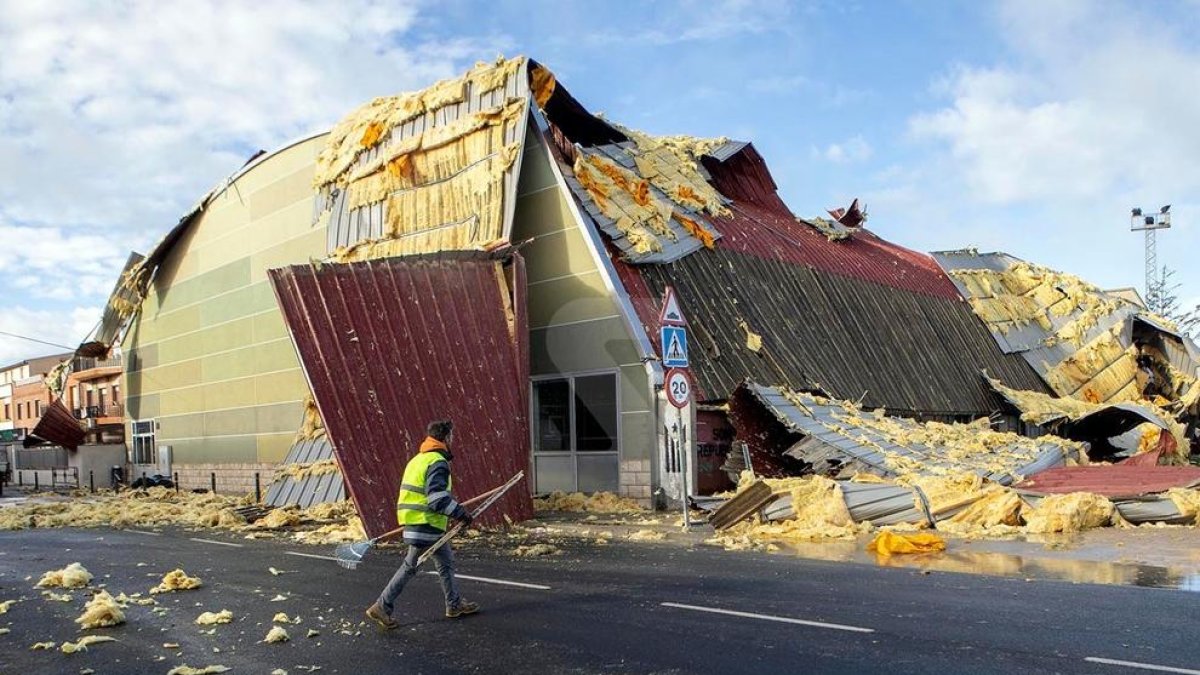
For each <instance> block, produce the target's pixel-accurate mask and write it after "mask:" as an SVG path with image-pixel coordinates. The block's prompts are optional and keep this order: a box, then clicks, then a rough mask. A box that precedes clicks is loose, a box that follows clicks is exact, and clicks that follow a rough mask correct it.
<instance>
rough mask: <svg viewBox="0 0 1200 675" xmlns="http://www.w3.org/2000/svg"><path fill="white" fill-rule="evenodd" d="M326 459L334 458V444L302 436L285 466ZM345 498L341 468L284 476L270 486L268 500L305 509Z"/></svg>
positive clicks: (289, 454)
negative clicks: (301, 477) (334, 470)
mask: <svg viewBox="0 0 1200 675" xmlns="http://www.w3.org/2000/svg"><path fill="white" fill-rule="evenodd" d="M325 459H333V446H332V445H330V443H329V441H328V440H326V439H325V438H315V439H302V440H300V441H299V442H297V443H296V444H295V445H293V446H292V447H291V449H290V450H288V454H287V457H286V458H284V460H283V466H288V465H289V464H311V463H313V462H319V461H321V460H325ZM345 498H346V489H345V485H344V483H343V481H342V474H341V472H340V471H338V472H336V473H328V474H322V475H320V476H306V477H304V478H303V479H301V480H296V479H295V478H292V477H291V476H286V475H285V476H283V477H281V478H280V479H279V480H276V481H274V482H273V483H271V485H270V486H269V487H268V488H267V496H266V499H265V501H266V503H267V504H270V505H271V506H287V505H289V504H298V505H299V506H300V508H302V509H306V508H308V507H310V506H313V505H314V504H323V503H326V502H340V501H342V500H343V499H345Z"/></svg>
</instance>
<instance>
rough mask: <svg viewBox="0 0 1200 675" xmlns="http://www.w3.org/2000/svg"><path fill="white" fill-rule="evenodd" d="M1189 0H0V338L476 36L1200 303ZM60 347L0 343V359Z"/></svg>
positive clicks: (876, 207) (1064, 264)
mask: <svg viewBox="0 0 1200 675" xmlns="http://www.w3.org/2000/svg"><path fill="white" fill-rule="evenodd" d="M1198 32H1200V3H1198V2H1195V1H1194V0H1177V1H1171V0H1160V1H1158V2H1153V3H1143V2H1120V1H1117V0H1111V1H1108V2H1100V3H1092V2H1082V1H1078V2H1076V1H1072V0H1055V2H1024V1H1014V2H983V1H980V2H974V1H967V0H964V1H961V2H951V1H934V0H911V1H905V0H892V1H888V2H884V1H882V0H881V1H879V2H865V1H860V2H855V1H853V0H849V1H839V2H834V1H830V2H824V1H820V0H813V1H811V2H804V1H797V2H773V1H770V0H763V1H753V2H752V1H748V0H708V1H699V0H695V1H694V0H676V1H663V2H654V3H643V2H637V3H633V2H628V3H625V2H617V1H615V0H614V1H612V2H596V1H595V0H586V1H576V0H552V1H551V0H547V1H545V2H539V1H534V0H525V1H520V2H518V1H505V0H482V1H473V0H440V1H437V2H424V1H417V0H413V1H404V0H397V1H394V2H386V3H383V2H371V1H369V0H342V1H340V2H299V1H295V2H281V1H277V0H259V1H257V2H253V3H248V2H233V1H230V2H225V1H191V0H183V1H180V2H170V3H163V2H137V1H129V2H120V3H86V2H71V1H69V0H60V1H58V2H54V3H31V2H26V1H24V0H0V45H4V47H3V50H2V51H0V275H2V277H3V279H4V280H5V284H4V286H5V287H6V289H7V292H6V293H4V294H0V332H4V333H15V334H19V335H25V336H30V337H34V338H38V339H41V340H45V341H47V342H52V343H56V344H60V345H64V346H74V345H76V344H78V343H79V342H80V340H82V339H83V338H84V337H85V336H86V335H87V333H88V332H89V331H90V330H91V329H92V328H93V326H94V325H95V324H96V322H97V320H98V319H99V316H100V312H101V310H102V308H103V305H104V302H105V299H106V298H107V296H108V294H109V292H110V291H111V289H112V286H113V284H114V283H115V281H116V279H117V276H118V274H119V272H120V269H121V266H122V264H123V263H124V261H125V259H126V257H127V256H128V254H129V252H130V251H131V250H135V251H139V252H143V253H145V252H147V251H148V250H149V249H150V247H152V246H153V244H154V242H155V241H156V240H157V239H158V238H159V237H161V236H162V234H164V233H165V232H166V231H167V230H168V229H170V228H171V227H172V226H173V225H174V224H175V223H176V222H178V220H179V218H180V217H181V216H182V215H183V214H184V213H186V212H187V211H188V210H189V209H190V207H191V206H192V205H193V204H194V203H195V202H196V201H197V200H198V199H199V198H200V197H201V196H202V195H203V194H204V193H205V192H206V191H207V190H209V189H210V188H211V187H212V186H214V185H216V184H217V183H219V182H220V181H222V180H223V179H224V178H226V177H227V176H229V175H230V174H232V173H233V172H235V171H236V170H237V169H238V168H239V167H240V166H241V165H242V164H243V163H244V162H245V160H246V159H247V158H248V157H249V156H250V155H251V154H252V153H254V152H255V151H257V150H259V149H266V150H272V149H275V148H277V147H279V146H281V145H283V144H284V143H286V142H287V141H289V140H292V139H295V138H297V137H300V136H303V135H307V134H310V133H313V132H318V131H322V130H325V129H328V128H329V127H330V126H332V125H333V123H335V122H336V121H337V120H338V119H339V118H340V117H341V116H343V115H344V114H346V113H348V112H349V111H350V110H351V109H353V108H354V107H356V106H357V105H359V104H360V103H363V102H365V101H367V100H369V99H371V98H372V97H375V96H381V95H388V94H395V93H399V92H402V91H409V90H413V89H420V88H423V87H425V86H428V85H429V84H432V83H433V82H434V81H435V80H437V79H440V78H443V77H449V76H452V75H455V74H458V73H460V72H462V71H464V70H466V69H467V68H468V67H470V66H471V65H472V64H473V63H475V62H476V61H479V60H490V59H493V58H495V57H496V56H497V55H499V54H505V55H508V56H512V55H516V54H526V55H529V56H531V57H532V58H535V59H537V60H539V61H540V62H542V63H544V64H546V65H547V66H548V67H549V68H550V69H551V70H553V71H554V72H555V74H556V75H557V77H558V79H559V81H560V82H562V83H563V85H564V86H565V87H567V88H568V89H569V90H570V91H571V93H572V94H573V95H574V96H575V97H576V98H578V99H579V100H580V101H581V102H582V103H583V104H584V105H585V106H587V107H588V108H589V109H590V110H592V111H593V112H600V111H602V112H604V114H605V115H606V116H607V117H609V118H610V119H613V120H616V121H619V122H621V123H623V124H625V125H627V126H632V127H635V128H639V129H642V130H644V131H648V132H651V133H657V134H690V135H696V136H727V137H730V138H735V139H738V140H747V141H752V142H754V144H755V146H756V147H757V148H758V149H759V151H760V152H761V153H762V155H763V156H764V157H765V159H766V160H767V163H768V165H769V166H770V168H771V171H772V174H773V175H774V177H775V180H776V182H777V183H778V185H779V189H780V192H781V194H782V196H783V198H784V200H785V201H786V202H787V203H788V204H789V206H791V208H792V210H793V211H794V212H796V213H797V215H800V216H812V215H821V214H823V213H824V211H825V209H827V208H833V207H837V206H845V205H847V204H848V203H849V202H850V200H851V199H853V198H855V197H858V198H860V199H862V200H863V202H864V203H865V204H866V207H867V210H868V213H869V216H870V220H869V222H868V227H870V228H871V229H872V230H873V231H875V232H876V233H878V234H879V235H881V236H883V237H885V238H888V239H891V240H893V241H896V242H899V243H901V244H903V245H906V246H909V247H911V248H914V249H917V250H922V251H935V250H945V249H958V248H964V247H977V248H979V249H980V250H982V251H990V250H1003V251H1007V252H1009V253H1011V254H1013V255H1016V256H1018V257H1020V258H1024V259H1026V260H1030V261H1033V262H1036V263H1040V264H1043V265H1047V266H1049V267H1053V268H1056V269H1060V270H1064V271H1068V272H1071V273H1074V274H1078V275H1080V276H1082V277H1083V278H1085V279H1087V280H1089V281H1092V282H1093V283H1095V284H1097V285H1098V286H1101V287H1103V288H1115V287H1126V286H1136V287H1139V288H1140V287H1141V286H1142V285H1143V280H1144V266H1143V242H1142V237H1141V235H1140V234H1136V233H1133V232H1130V230H1129V212H1130V208H1131V207H1133V206H1141V207H1143V208H1145V209H1147V210H1157V208H1158V207H1159V206H1161V205H1163V204H1171V205H1172V208H1171V212H1172V214H1173V227H1172V229H1170V230H1168V231H1165V232H1161V233H1160V234H1159V238H1158V242H1159V243H1158V248H1159V262H1160V264H1165V265H1167V266H1170V267H1171V268H1172V269H1174V270H1176V271H1177V273H1176V275H1175V281H1176V282H1178V283H1179V284H1180V288H1179V290H1178V291H1177V294H1178V295H1179V296H1180V298H1181V300H1182V301H1183V302H1185V303H1188V304H1189V305H1190V304H1194V303H1196V302H1200V266H1197V265H1195V264H1194V261H1195V260H1196V257H1197V252H1198V251H1200V225H1198V224H1197V222H1196V220H1197V218H1200V126H1198V125H1197V123H1196V120H1200V95H1197V94H1196V92H1198V91H1200V41H1197V40H1195V39H1194V38H1193V37H1191V36H1194V35H1196V34H1197V33H1198ZM54 351H58V350H57V349H56V348H55V347H50V346H47V345H43V344H38V343H34V342H29V341H25V340H18V339H14V338H10V337H6V336H4V335H0V364H5V363H9V362H13V361H16V360H19V359H23V358H28V357H31V356H36V355H41V354H46V353H50V352H54Z"/></svg>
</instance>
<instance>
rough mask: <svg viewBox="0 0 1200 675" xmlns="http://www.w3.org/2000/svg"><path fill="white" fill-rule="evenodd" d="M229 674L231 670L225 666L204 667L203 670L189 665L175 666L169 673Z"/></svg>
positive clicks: (196, 674) (193, 674)
mask: <svg viewBox="0 0 1200 675" xmlns="http://www.w3.org/2000/svg"><path fill="white" fill-rule="evenodd" d="M226 672H229V668H227V667H225V666H204V667H203V668H193V667H191V666H189V665H188V664H186V663H185V664H183V665H182V666H175V667H174V668H172V669H170V670H168V671H167V675H216V673H226Z"/></svg>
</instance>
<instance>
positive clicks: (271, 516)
mask: <svg viewBox="0 0 1200 675" xmlns="http://www.w3.org/2000/svg"><path fill="white" fill-rule="evenodd" d="M299 524H300V512H299V511H298V510H297V509H294V508H282V509H274V510H272V511H271V512H270V513H268V514H267V515H265V516H263V517H262V518H259V519H258V520H256V521H254V522H253V523H251V524H250V527H252V528H257V529H266V530H274V529H278V528H281V527H292V526H294V525H299Z"/></svg>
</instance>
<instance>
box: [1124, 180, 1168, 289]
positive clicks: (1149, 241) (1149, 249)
mask: <svg viewBox="0 0 1200 675" xmlns="http://www.w3.org/2000/svg"><path fill="white" fill-rule="evenodd" d="M1129 221H1130V224H1129V229H1130V230H1131V231H1133V232H1138V231H1141V232H1145V233H1146V304H1147V305H1148V306H1149V307H1148V309H1150V311H1153V312H1157V311H1158V310H1159V309H1161V307H1160V306H1159V305H1160V303H1161V301H1162V298H1160V297H1158V293H1159V288H1158V283H1157V282H1156V279H1157V277H1158V249H1157V242H1156V240H1155V233H1157V232H1158V231H1159V230H1165V229H1167V228H1168V227H1171V205H1170V204H1167V205H1166V206H1164V207H1162V208H1161V209H1159V210H1158V213H1149V214H1143V213H1142V210H1141V209H1140V208H1137V207H1135V208H1134V209H1133V210H1132V211H1131V212H1130V216H1129Z"/></svg>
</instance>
